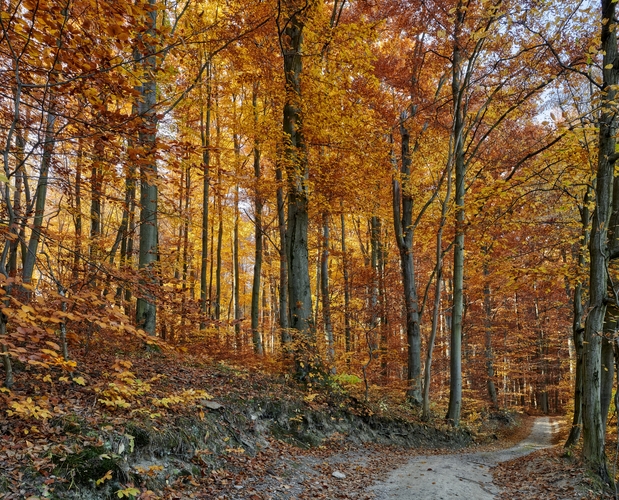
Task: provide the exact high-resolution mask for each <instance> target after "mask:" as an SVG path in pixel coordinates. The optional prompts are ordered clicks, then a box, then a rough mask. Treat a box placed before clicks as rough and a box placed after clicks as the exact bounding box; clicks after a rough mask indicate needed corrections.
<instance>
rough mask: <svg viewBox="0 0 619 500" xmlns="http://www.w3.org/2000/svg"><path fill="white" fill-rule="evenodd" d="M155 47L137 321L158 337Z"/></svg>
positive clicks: (148, 67) (144, 112)
mask: <svg viewBox="0 0 619 500" xmlns="http://www.w3.org/2000/svg"><path fill="white" fill-rule="evenodd" d="M148 3H149V5H150V6H151V7H152V10H151V11H150V12H149V13H148V14H147V16H148V27H147V30H146V36H148V37H149V39H154V37H156V36H157V35H156V33H155V31H156V29H157V9H155V6H156V4H157V0H149V2H148ZM155 50H156V48H155V47H154V46H153V45H152V44H151V43H148V44H146V54H145V58H144V61H143V64H144V75H145V80H144V81H143V82H142V87H141V101H140V103H139V106H138V108H139V114H140V116H141V117H142V127H141V128H140V132H139V136H138V138H139V143H140V145H141V146H142V148H143V149H144V154H145V161H144V162H143V163H141V164H140V249H139V259H138V267H139V269H140V271H141V273H142V276H141V283H142V287H143V290H142V294H141V296H140V297H139V298H138V302H137V306H136V322H137V325H138V327H139V328H142V329H143V330H144V331H145V332H146V333H148V334H149V335H155V328H156V325H157V305H156V299H155V294H154V288H155V287H156V286H158V280H157V270H156V268H155V267H156V263H157V255H158V253H159V250H158V248H157V246H158V239H159V234H158V222H157V205H158V189H157V161H156V159H155V149H156V146H157V145H156V140H157V114H156V112H155V104H156V102H157V84H156V81H155V73H156V70H157V61H156V56H155Z"/></svg>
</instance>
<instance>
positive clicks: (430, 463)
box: [372, 417, 559, 500]
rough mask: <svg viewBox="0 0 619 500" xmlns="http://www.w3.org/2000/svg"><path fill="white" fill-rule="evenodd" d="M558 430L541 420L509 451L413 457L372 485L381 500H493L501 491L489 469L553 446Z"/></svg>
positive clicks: (549, 422)
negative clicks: (553, 439)
mask: <svg viewBox="0 0 619 500" xmlns="http://www.w3.org/2000/svg"><path fill="white" fill-rule="evenodd" d="M558 427H559V424H558V423H554V422H553V421H552V420H551V419H550V418H548V417H542V418H538V419H537V420H536V421H535V423H534V424H533V429H532V430H531V434H529V437H527V438H526V439H525V440H524V441H522V442H520V443H519V444H518V445H516V446H514V447H513V448H509V449H507V450H500V451H493V452H485V453H462V454H458V455H435V456H418V457H414V458H412V459H411V460H410V461H409V462H408V463H407V464H406V465H404V466H402V467H400V468H398V469H396V470H394V471H393V472H391V473H390V474H389V476H388V477H387V479H386V480H385V481H384V482H380V483H377V484H375V485H374V486H372V491H373V492H374V494H375V495H376V498H377V499H379V500H412V499H415V498H420V499H421V498H423V499H424V500H443V499H445V500H447V499H452V498H453V499H455V498H460V499H467V500H492V499H493V498H495V495H496V494H498V493H499V492H500V489H499V488H498V487H497V486H495V485H494V484H493V483H492V474H491V473H490V468H491V467H494V466H495V465H497V464H498V463H499V462H505V461H507V460H511V459H513V458H517V457H520V456H524V455H527V454H529V453H531V452H533V451H535V450H539V449H542V448H548V447H550V446H552V436H553V434H554V433H555V432H557V431H558Z"/></svg>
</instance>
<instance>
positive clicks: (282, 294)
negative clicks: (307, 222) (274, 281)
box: [275, 163, 291, 349]
mask: <svg viewBox="0 0 619 500" xmlns="http://www.w3.org/2000/svg"><path fill="white" fill-rule="evenodd" d="M275 176H276V180H277V222H278V231H279V327H280V328H281V340H282V345H283V346H284V349H286V346H287V345H288V344H289V343H290V340H291V338H290V331H289V330H288V328H289V325H288V258H287V256H286V207H285V204H284V188H283V173H282V169H281V166H280V165H279V163H278V165H277V167H276V170H275Z"/></svg>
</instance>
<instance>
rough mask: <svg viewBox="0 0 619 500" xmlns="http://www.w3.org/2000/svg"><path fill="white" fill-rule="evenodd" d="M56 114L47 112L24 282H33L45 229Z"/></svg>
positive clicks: (23, 272) (23, 276)
mask: <svg viewBox="0 0 619 500" xmlns="http://www.w3.org/2000/svg"><path fill="white" fill-rule="evenodd" d="M55 122H56V115H55V114H53V111H51V110H50V111H49V112H48V113H47V119H46V124H45V140H44V141H45V142H44V144H43V156H42V157H41V169H40V172H39V181H38V183H37V190H36V195H35V196H36V200H35V207H34V221H33V223H32V232H31V234H30V240H29V241H28V249H27V252H26V256H25V259H24V267H23V270H22V278H23V281H24V283H31V282H32V275H33V273H34V265H35V263H36V258H37V252H38V247H39V241H40V239H41V231H42V229H43V221H44V216H45V205H46V202H47V180H48V175H49V167H50V164H51V161H52V153H53V150H54V123H55Z"/></svg>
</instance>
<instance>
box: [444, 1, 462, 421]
mask: <svg viewBox="0 0 619 500" xmlns="http://www.w3.org/2000/svg"><path fill="white" fill-rule="evenodd" d="M464 15H465V13H464V11H463V10H462V8H460V7H459V8H458V11H457V12H456V18H457V19H456V32H457V33H456V36H455V42H454V50H453V70H452V71H453V73H452V96H453V103H454V104H453V105H454V111H453V115H454V124H453V132H452V133H453V144H454V150H453V151H454V153H453V154H454V165H455V174H456V175H455V177H456V178H455V183H456V191H455V199H454V201H455V204H456V209H455V211H456V221H455V226H456V227H455V238H454V258H453V266H454V269H453V307H452V320H451V342H450V364H449V374H450V381H449V407H448V410H447V420H449V421H450V422H451V424H452V425H453V426H454V427H457V426H459V425H460V412H461V410H462V316H463V312H464V193H465V184H464V180H465V175H466V171H465V170H466V165H465V162H464V127H465V122H464V116H465V113H464V109H463V106H464V103H463V100H464V97H463V91H464V89H463V85H462V82H461V75H460V72H461V69H462V54H461V49H460V46H459V39H458V36H457V35H458V34H459V30H460V26H461V25H462V23H463V20H464Z"/></svg>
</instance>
